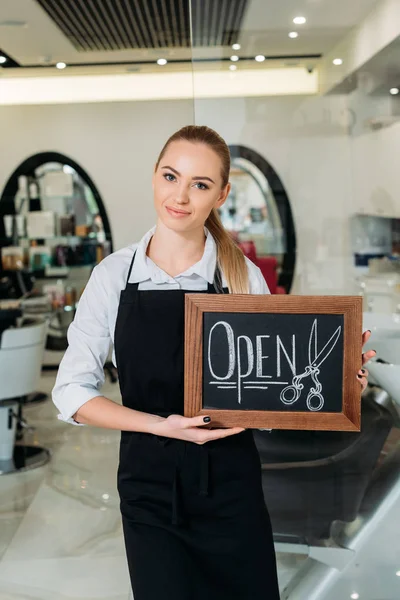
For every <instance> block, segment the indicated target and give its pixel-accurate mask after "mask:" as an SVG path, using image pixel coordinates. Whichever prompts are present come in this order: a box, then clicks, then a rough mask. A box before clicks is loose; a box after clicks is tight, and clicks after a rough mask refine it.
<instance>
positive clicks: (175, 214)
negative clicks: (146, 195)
mask: <svg viewBox="0 0 400 600" xmlns="http://www.w3.org/2000/svg"><path fill="white" fill-rule="evenodd" d="M166 208H167V211H168V213H169V214H170V215H171V216H172V217H175V218H177V219H180V218H182V217H187V216H189V215H190V213H188V212H185V211H181V210H176V209H174V208H172V207H171V206H167V207H166Z"/></svg>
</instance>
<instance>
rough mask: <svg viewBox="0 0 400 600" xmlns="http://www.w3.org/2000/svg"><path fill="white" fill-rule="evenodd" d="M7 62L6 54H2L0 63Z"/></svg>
mask: <svg viewBox="0 0 400 600" xmlns="http://www.w3.org/2000/svg"><path fill="white" fill-rule="evenodd" d="M5 62H7V59H6V57H5V56H0V65H4V63H5Z"/></svg>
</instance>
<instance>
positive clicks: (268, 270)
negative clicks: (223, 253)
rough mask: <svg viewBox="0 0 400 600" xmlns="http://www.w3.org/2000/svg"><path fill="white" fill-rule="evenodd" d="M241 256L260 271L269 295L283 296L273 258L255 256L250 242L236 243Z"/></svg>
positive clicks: (283, 292)
mask: <svg viewBox="0 0 400 600" xmlns="http://www.w3.org/2000/svg"><path fill="white" fill-rule="evenodd" d="M238 246H239V248H240V249H241V250H242V252H243V254H244V255H245V256H246V258H248V259H249V260H251V262H253V263H254V264H255V265H257V267H258V268H259V269H260V271H261V273H262V274H263V277H264V279H265V281H266V283H267V285H268V288H269V291H270V292H271V294H285V293H286V291H285V289H284V288H283V287H281V286H279V285H278V261H277V259H276V258H275V257H274V256H257V251H256V246H255V244H254V242H252V241H251V240H249V241H245V242H239V243H238Z"/></svg>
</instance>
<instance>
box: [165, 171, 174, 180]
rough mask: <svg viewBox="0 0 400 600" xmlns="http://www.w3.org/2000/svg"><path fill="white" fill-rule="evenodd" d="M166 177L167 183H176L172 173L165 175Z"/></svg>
mask: <svg viewBox="0 0 400 600" xmlns="http://www.w3.org/2000/svg"><path fill="white" fill-rule="evenodd" d="M164 177H165V179H166V180H167V181H174V179H175V175H172V173H165V175H164ZM170 178H171V179H170Z"/></svg>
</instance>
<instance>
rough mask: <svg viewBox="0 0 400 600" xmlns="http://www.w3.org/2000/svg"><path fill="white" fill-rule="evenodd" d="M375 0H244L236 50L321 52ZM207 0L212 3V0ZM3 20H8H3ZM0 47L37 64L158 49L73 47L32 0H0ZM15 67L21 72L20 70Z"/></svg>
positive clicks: (213, 53)
mask: <svg viewBox="0 0 400 600" xmlns="http://www.w3.org/2000/svg"><path fill="white" fill-rule="evenodd" d="M379 1H381V0H249V7H248V9H247V12H246V15H245V18H244V22H243V26H242V33H241V38H240V41H241V43H242V49H241V50H240V52H239V54H240V53H242V56H243V55H248V56H252V55H254V54H258V53H263V54H266V55H286V54H296V55H298V54H320V53H322V54H323V53H325V52H327V51H329V50H330V49H332V47H334V46H335V45H336V43H337V42H338V41H339V40H340V39H341V38H342V37H343V36H344V35H345V34H346V33H347V32H348V30H349V29H350V28H352V27H354V26H356V25H357V24H359V23H360V22H361V21H362V19H363V18H364V17H365V16H366V15H367V14H368V13H369V12H370V11H371V10H372V9H373V7H374V5H376V4H377V2H379ZM399 1H400V0H399ZM210 2H211V5H212V2H213V0H210ZM298 15H304V16H305V17H307V19H308V21H307V24H306V25H302V26H295V25H293V23H292V19H293V17H295V16H298ZM13 21H25V22H26V23H27V26H26V27H16V26H13V25H12V24H10V22H13ZM5 22H9V24H8V25H4V23H5ZM2 23H3V24H2ZM295 29H297V31H299V33H300V36H299V38H297V39H296V40H291V39H289V38H288V35H287V34H288V32H289V31H291V30H295ZM0 48H1V49H2V50H3V51H4V52H6V53H7V54H9V55H10V56H11V57H12V58H14V59H15V60H16V61H18V62H19V63H20V64H21V65H38V66H39V65H44V64H46V63H49V62H50V63H51V64H54V63H56V62H57V61H64V62H66V63H81V62H85V63H89V62H90V63H91V62H109V61H113V62H117V61H141V60H144V61H146V60H149V61H152V60H155V59H156V58H158V57H159V56H160V54H161V52H160V50H154V49H145V50H122V51H108V52H99V51H97V52H78V51H77V50H76V49H75V48H74V47H73V46H72V44H71V43H70V42H69V40H68V39H67V38H66V37H65V36H64V35H63V33H62V32H61V31H60V30H59V29H58V27H57V26H56V24H55V23H54V22H53V21H52V20H51V19H50V17H49V16H48V15H47V13H46V12H45V11H44V10H43V9H42V8H41V7H40V6H39V4H37V3H36V2H35V1H34V0H0ZM230 53H231V50H230V49H229V48H202V49H200V48H199V49H197V48H196V49H194V50H193V56H194V57H195V58H201V57H220V56H229V55H230ZM162 54H163V55H164V56H166V57H167V58H170V59H172V58H175V59H179V58H191V56H192V52H191V51H190V50H187V49H178V48H177V49H172V50H165V51H163V52H162ZM253 64H254V63H253ZM1 71H3V73H4V74H5V73H6V71H7V72H8V74H11V73H10V69H8V70H6V69H3V70H2V69H1V68H0V73H1ZM18 71H19V73H18V74H19V75H21V74H22V72H21V70H20V69H18ZM26 72H27V71H26V70H24V73H26Z"/></svg>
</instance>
